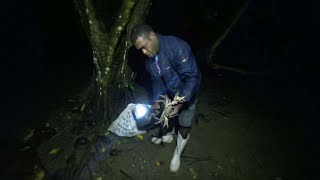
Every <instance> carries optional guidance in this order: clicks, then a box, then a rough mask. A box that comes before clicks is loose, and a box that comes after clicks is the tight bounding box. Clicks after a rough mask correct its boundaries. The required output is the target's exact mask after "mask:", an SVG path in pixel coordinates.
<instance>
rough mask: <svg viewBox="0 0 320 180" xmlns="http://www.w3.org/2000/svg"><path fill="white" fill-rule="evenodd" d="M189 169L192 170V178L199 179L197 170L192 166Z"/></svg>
mask: <svg viewBox="0 0 320 180" xmlns="http://www.w3.org/2000/svg"><path fill="white" fill-rule="evenodd" d="M189 170H190V174H191V176H192V179H197V177H198V175H197V173H196V171H195V170H193V169H192V168H190V169H189Z"/></svg>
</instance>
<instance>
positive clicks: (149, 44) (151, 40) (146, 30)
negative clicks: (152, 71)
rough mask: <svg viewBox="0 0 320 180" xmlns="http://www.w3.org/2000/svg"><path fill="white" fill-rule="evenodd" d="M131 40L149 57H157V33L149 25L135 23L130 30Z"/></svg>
mask: <svg viewBox="0 0 320 180" xmlns="http://www.w3.org/2000/svg"><path fill="white" fill-rule="evenodd" d="M130 40H131V42H132V44H134V46H135V47H136V48H137V49H141V51H142V53H143V54H144V55H146V56H148V57H155V56H156V54H157V53H158V51H159V44H158V38H157V35H156V33H155V32H154V31H153V29H152V27H150V26H149V25H146V24H137V25H135V26H134V27H133V28H132V30H131V32H130Z"/></svg>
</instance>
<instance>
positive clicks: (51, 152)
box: [49, 148, 60, 155]
mask: <svg viewBox="0 0 320 180" xmlns="http://www.w3.org/2000/svg"><path fill="white" fill-rule="evenodd" d="M59 151H60V148H56V149H52V150H51V151H50V152H49V154H51V155H52V154H57V153H58V152H59Z"/></svg>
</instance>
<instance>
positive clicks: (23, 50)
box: [0, 0, 319, 133]
mask: <svg viewBox="0 0 320 180" xmlns="http://www.w3.org/2000/svg"><path fill="white" fill-rule="evenodd" d="M187 2H190V1H183V0H179V1H174V2H172V1H168V0H167V1H161V3H162V5H161V3H160V1H155V2H154V7H153V10H152V12H153V13H154V14H156V13H159V14H161V13H162V15H161V16H158V15H154V16H153V17H152V18H150V19H149V21H151V23H150V24H151V25H154V26H155V29H157V30H159V31H160V32H164V33H173V34H175V33H176V35H179V36H181V37H182V38H184V39H186V40H187V41H189V42H190V43H191V44H192V45H191V46H192V47H193V48H195V49H197V48H200V47H205V46H206V45H207V44H208V42H207V38H206V37H205V36H204V35H203V34H202V36H201V35H200V34H201V33H203V31H204V30H203V29H205V28H206V27H205V26H204V27H198V26H195V25H194V24H193V21H194V20H193V21H192V20H191V21H188V20H186V19H183V18H184V17H185V16H184V15H182V14H178V13H177V12H175V11H170V12H167V13H163V12H162V11H163V7H167V6H169V5H172V6H176V7H179V8H180V9H181V6H183V5H184V4H185V3H187ZM6 3H7V4H6V5H4V4H2V5H1V13H2V14H3V15H1V19H2V18H3V17H4V20H2V21H1V22H2V25H1V32H2V33H1V35H2V40H3V41H2V43H1V44H2V48H1V56H0V57H1V73H2V77H4V81H2V86H1V89H2V96H3V97H4V98H2V99H4V100H3V101H2V103H1V104H2V108H1V110H2V112H3V113H2V117H1V120H2V121H1V127H2V132H3V133H6V131H9V130H10V129H12V127H16V126H19V124H21V121H26V120H28V118H31V117H33V116H35V113H36V112H35V110H34V108H35V107H36V105H37V103H38V101H39V99H40V98H41V94H45V93H44V92H43V91H46V90H48V87H45V86H46V83H45V81H46V80H48V78H49V76H50V72H55V73H56V74H57V79H56V80H55V82H59V81H63V79H64V77H63V76H65V75H67V74H64V73H63V72H64V70H65V69H68V68H70V67H71V66H72V65H74V67H75V68H71V69H72V71H75V72H76V74H81V71H84V72H85V73H84V74H87V75H89V74H90V70H91V67H92V65H91V64H90V62H89V61H90V54H89V51H90V49H88V48H89V47H88V44H86V43H87V41H86V39H85V38H84V37H85V36H84V34H83V32H82V31H81V29H79V28H80V25H79V21H78V20H77V15H76V14H75V12H74V10H73V9H72V4H71V3H68V2H66V1H48V2H41V1H33V3H29V2H26V1H22V0H21V1H18V0H15V1H10V2H6ZM59 3H62V4H59ZM170 3H172V4H170ZM156 5H159V8H156V7H155V6H156ZM160 6H161V7H160ZM317 8H318V6H317V5H316V4H315V3H311V2H307V1H304V2H303V1H289V0H287V1H277V0H264V1H258V0H256V1H252V3H251V4H250V6H249V9H248V11H247V12H246V13H245V14H244V16H243V17H242V18H241V20H240V21H239V24H238V25H237V26H236V27H235V29H234V30H233V31H232V33H231V34H230V35H229V36H228V37H227V38H226V39H225V41H224V42H223V44H222V45H221V47H220V48H219V49H218V51H217V55H218V57H219V61H221V62H224V63H226V64H236V65H239V64H240V65H245V66H247V67H250V68H251V69H254V70H257V71H264V70H266V69H268V68H272V69H273V71H274V72H276V73H278V74H279V75H280V79H281V80H279V82H278V83H280V84H281V83H284V84H283V86H292V87H293V88H292V92H290V93H289V94H290V96H289V97H292V99H291V101H290V102H296V103H297V107H299V108H302V107H304V108H303V109H300V110H301V111H302V113H305V114H308V117H309V118H310V119H311V121H310V122H308V123H311V124H312V123H314V122H316V116H315V112H316V111H317V108H316V107H317V106H316V103H317V100H316V99H317V97H318V92H317V88H315V87H316V86H317V84H318V82H319V80H318V71H319V70H317V66H316V65H317V64H318V63H317V60H319V58H318V48H317V38H316V37H317V34H318V32H319V20H318V18H319V13H318V9H317ZM192 13H193V12H184V14H187V15H189V16H188V18H190V14H192ZM164 19H165V20H166V21H164ZM181 19H182V20H181ZM173 26H174V27H173ZM199 32H201V33H199ZM71 46H72V47H73V48H72V49H70V47H71ZM77 67H80V68H77ZM266 67H267V68H266ZM85 69H86V70H85ZM88 69H89V70H88ZM61 71H63V72H61ZM277 85H279V84H277ZM296 87H300V88H296ZM301 87H302V88H301ZM301 91H303V92H301ZM289 97H288V98H289Z"/></svg>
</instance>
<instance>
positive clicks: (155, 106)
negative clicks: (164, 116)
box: [152, 102, 160, 110]
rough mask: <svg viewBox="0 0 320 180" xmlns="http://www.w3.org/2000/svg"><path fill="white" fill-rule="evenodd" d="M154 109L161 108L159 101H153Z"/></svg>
mask: <svg viewBox="0 0 320 180" xmlns="http://www.w3.org/2000/svg"><path fill="white" fill-rule="evenodd" d="M152 109H154V110H159V109H160V103H158V102H155V103H153V105H152Z"/></svg>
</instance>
